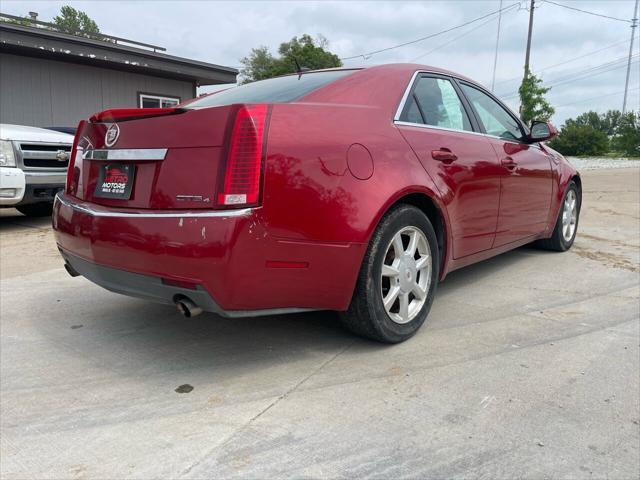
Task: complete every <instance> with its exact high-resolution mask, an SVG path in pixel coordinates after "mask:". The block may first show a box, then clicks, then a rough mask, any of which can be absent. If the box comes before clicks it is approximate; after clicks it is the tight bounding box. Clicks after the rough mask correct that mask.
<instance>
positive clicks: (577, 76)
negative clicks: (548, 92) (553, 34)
mask: <svg viewBox="0 0 640 480" xmlns="http://www.w3.org/2000/svg"><path fill="white" fill-rule="evenodd" d="M636 57H638V54H636V55H634V56H633V57H632V58H636ZM625 60H626V57H622V58H618V59H616V60H613V61H609V62H606V63H603V64H600V65H596V66H594V67H589V68H586V69H584V70H578V71H575V72H573V73H572V74H571V75H565V76H561V77H558V78H556V79H554V80H553V83H546V84H545V85H544V86H545V87H557V86H559V85H563V84H565V83H569V82H574V81H578V80H583V79H584V78H590V77H593V76H596V75H601V74H603V73H607V72H610V71H612V70H617V69H619V68H622V67H624V66H626V65H624V64H622V65H616V64H618V63H620V62H623V61H625ZM598 70H600V71H598ZM594 72H595V73H594ZM585 74H586V75H585ZM517 95H518V91H512V92H510V93H505V94H501V95H498V96H499V97H500V98H511V97H515V96H517Z"/></svg>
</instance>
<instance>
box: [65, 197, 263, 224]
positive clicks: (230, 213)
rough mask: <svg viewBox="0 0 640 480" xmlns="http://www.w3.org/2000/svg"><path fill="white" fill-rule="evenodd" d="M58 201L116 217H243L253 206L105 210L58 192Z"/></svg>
mask: <svg viewBox="0 0 640 480" xmlns="http://www.w3.org/2000/svg"><path fill="white" fill-rule="evenodd" d="M55 201H56V202H60V203H61V204H62V205H64V206H65V207H69V208H72V209H73V210H76V211H78V212H82V213H86V214H87V215H91V216H93V217H115V218H192V217H196V218H209V217H218V218H224V217H227V218H230V217H243V216H246V215H249V214H250V213H251V210H252V209H251V208H241V209H239V210H218V211H215V212H210V211H207V212H194V211H187V212H177V211H162V212H158V211H150V212H140V211H138V212H120V211H111V210H105V209H102V208H95V207H89V206H86V205H79V204H77V203H71V202H69V201H67V200H65V199H64V198H62V196H61V195H60V194H59V193H58V194H57V195H56V198H55Z"/></svg>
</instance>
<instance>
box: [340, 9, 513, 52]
mask: <svg viewBox="0 0 640 480" xmlns="http://www.w3.org/2000/svg"><path fill="white" fill-rule="evenodd" d="M515 5H518V6H519V5H520V3H519V2H517V3H512V4H511V5H509V6H508V7H505V8H502V9H498V10H495V11H493V12H490V13H487V14H485V15H482V16H481V17H477V18H474V19H473V20H469V21H468V22H465V23H462V24H460V25H456V26H455V27H451V28H447V29H446V30H442V31H440V32H436V33H432V34H431V35H427V36H426V37H421V38H417V39H415V40H411V41H409V42H404V43H400V44H398V45H393V46H391V47H386V48H381V49H379V50H374V51H372V52H367V53H361V54H360V55H353V56H351V57H343V58H341V59H340V60H353V59H354V58H360V57H362V58H363V59H365V60H367V58H369V57H371V56H372V55H376V54H378V53H382V52H387V51H389V50H394V49H396V48H400V47H405V46H407V45H412V44H414V43H418V42H422V41H424V40H428V39H430V38H433V37H437V36H439V35H443V34H445V33H448V32H451V31H453V30H457V29H458V28H462V27H466V26H467V25H470V24H472V23H475V22H477V21H479V20H483V19H485V18H487V17H490V16H492V15H495V14H496V13H499V12H500V11H502V12H504V11H505V10H506V9H509V8H512V7H513V6H515Z"/></svg>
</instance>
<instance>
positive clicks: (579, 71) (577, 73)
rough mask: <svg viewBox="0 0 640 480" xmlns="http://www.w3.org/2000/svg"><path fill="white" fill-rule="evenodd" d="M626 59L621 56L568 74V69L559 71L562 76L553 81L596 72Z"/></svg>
mask: <svg viewBox="0 0 640 480" xmlns="http://www.w3.org/2000/svg"><path fill="white" fill-rule="evenodd" d="M637 56H638V54H636V55H634V56H633V57H634V58H635V57H637ZM626 61H627V57H620V58H616V59H615V60H610V61H608V62H605V63H601V64H600V65H595V66H593V67H588V68H585V69H583V70H577V71H573V72H570V73H569V74H568V75H567V72H566V71H565V72H559V73H560V76H559V77H556V78H553V79H552V80H551V81H552V82H553V83H554V84H555V83H557V82H562V81H563V80H570V79H572V78H575V77H576V76H579V75H582V74H584V73H589V72H594V71H597V70H600V69H603V68H607V67H611V66H613V65H616V64H617V63H620V62H626Z"/></svg>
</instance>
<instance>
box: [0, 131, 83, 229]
mask: <svg viewBox="0 0 640 480" xmlns="http://www.w3.org/2000/svg"><path fill="white" fill-rule="evenodd" d="M72 144H73V136H72V135H68V134H66V133H60V132H56V131H53V130H47V129H44V128H36V127H25V126H22V125H9V124H0V207H13V208H16V209H18V211H19V212H20V213H23V214H24V215H27V216H45V215H50V214H51V208H52V205H53V199H54V197H55V195H56V193H57V192H58V191H60V190H63V189H64V186H65V182H66V176H67V167H68V165H69V158H70V156H71V146H72Z"/></svg>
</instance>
